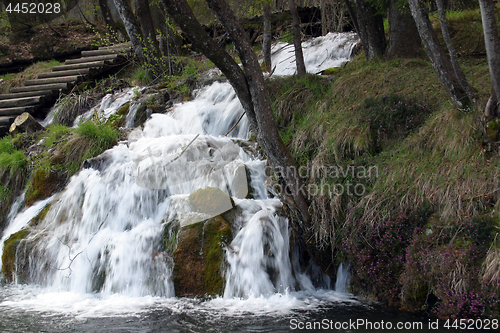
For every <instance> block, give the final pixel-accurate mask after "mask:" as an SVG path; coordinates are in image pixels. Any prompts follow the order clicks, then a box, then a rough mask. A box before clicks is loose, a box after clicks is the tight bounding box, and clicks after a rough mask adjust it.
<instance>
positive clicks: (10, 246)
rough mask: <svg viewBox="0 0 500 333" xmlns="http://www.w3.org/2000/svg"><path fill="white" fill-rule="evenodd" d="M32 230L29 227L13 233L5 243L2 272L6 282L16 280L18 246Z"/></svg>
mask: <svg viewBox="0 0 500 333" xmlns="http://www.w3.org/2000/svg"><path fill="white" fill-rule="evenodd" d="M29 233H30V232H29V231H28V229H22V230H20V231H18V232H16V233H15V234H12V235H11V236H10V237H9V238H7V240H6V241H5V243H4V251H3V256H2V274H3V276H4V279H5V282H7V283H10V282H13V281H14V277H15V274H16V252H17V247H18V246H19V244H20V243H21V241H22V240H23V239H25V238H26V237H27V236H28V234H29Z"/></svg>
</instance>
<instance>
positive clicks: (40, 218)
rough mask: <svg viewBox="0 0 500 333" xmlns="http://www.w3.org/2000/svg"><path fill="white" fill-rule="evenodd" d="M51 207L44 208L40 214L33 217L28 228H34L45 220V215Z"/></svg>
mask: <svg viewBox="0 0 500 333" xmlns="http://www.w3.org/2000/svg"><path fill="white" fill-rule="evenodd" d="M50 207H51V205H47V206H45V207H44V208H43V209H42V210H41V211H40V213H38V215H37V216H35V217H34V218H33V219H32V220H31V222H30V227H35V226H37V225H38V224H39V223H40V222H42V221H43V220H44V219H45V216H47V213H48V212H49V210H50Z"/></svg>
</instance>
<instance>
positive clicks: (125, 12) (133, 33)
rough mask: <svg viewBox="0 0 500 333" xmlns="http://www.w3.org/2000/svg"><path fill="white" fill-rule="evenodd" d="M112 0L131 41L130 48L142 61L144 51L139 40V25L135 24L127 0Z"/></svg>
mask: <svg viewBox="0 0 500 333" xmlns="http://www.w3.org/2000/svg"><path fill="white" fill-rule="evenodd" d="M113 1H114V2H115V6H116V9H117V10H118V14H120V18H121V19H122V21H123V25H124V26H125V30H126V31H127V34H128V36H129V38H130V42H131V43H132V48H133V49H134V52H135V55H136V56H137V58H139V61H144V52H143V50H142V42H141V38H142V37H141V30H140V28H139V25H138V24H137V21H136V19H135V16H134V13H133V12H132V9H130V5H129V3H128V2H127V0H113ZM139 1H140V0H139Z"/></svg>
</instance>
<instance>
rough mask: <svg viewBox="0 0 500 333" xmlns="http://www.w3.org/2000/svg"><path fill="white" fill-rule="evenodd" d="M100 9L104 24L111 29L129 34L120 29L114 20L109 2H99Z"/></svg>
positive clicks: (104, 0) (101, 0) (105, 0)
mask: <svg viewBox="0 0 500 333" xmlns="http://www.w3.org/2000/svg"><path fill="white" fill-rule="evenodd" d="M99 8H100V9H101V15H102V18H103V19H104V23H106V25H107V26H108V27H109V29H111V30H114V31H117V32H120V33H122V34H124V35H125V34H126V33H127V32H126V31H121V29H120V27H119V26H118V24H116V22H115V20H114V19H113V15H112V14H111V9H109V5H108V0H99Z"/></svg>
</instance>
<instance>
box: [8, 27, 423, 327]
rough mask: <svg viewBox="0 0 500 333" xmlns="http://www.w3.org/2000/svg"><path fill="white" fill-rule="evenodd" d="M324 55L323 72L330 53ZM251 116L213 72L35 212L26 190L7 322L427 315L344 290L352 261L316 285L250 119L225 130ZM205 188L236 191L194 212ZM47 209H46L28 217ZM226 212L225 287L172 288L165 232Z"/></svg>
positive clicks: (112, 101)
mask: <svg viewBox="0 0 500 333" xmlns="http://www.w3.org/2000/svg"><path fill="white" fill-rule="evenodd" d="M327 37H328V36H327ZM347 37H348V39H351V40H352V36H350V35H349V36H347ZM332 38H333V37H332ZM332 38H331V36H330V37H328V38H325V40H326V41H328V43H331V39H332ZM326 41H325V42H324V43H325V45H330V44H327V43H326ZM321 43H323V42H316V44H314V43H311V44H312V45H313V46H314V47H320V46H321ZM328 47H329V48H330V46H328ZM319 52H320V51H318V50H316V51H315V52H312V51H311V52H310V53H311V54H313V53H316V54H318V53H319ZM327 53H328V54H331V53H332V52H331V51H327ZM306 54H307V52H306ZM278 56H279V54H278V55H276V57H278ZM349 57H350V54H349V55H348V56H347V58H349ZM320 58H321V57H318V58H317V60H316V65H314V64H313V65H311V66H313V67H312V68H315V69H314V70H316V69H317V68H319V67H321V66H322V64H324V63H325V59H323V58H321V59H320ZM312 63H313V61H312V60H311V61H309V64H312ZM319 63H321V64H319ZM329 66H330V65H329ZM285 72H286V70H284V69H280V71H279V73H280V74H286V73H285ZM131 91H132V90H127V91H125V92H121V93H120V95H116V96H106V97H105V98H104V99H103V100H102V101H101V102H100V103H99V105H98V107H97V108H98V109H99V110H100V111H102V112H103V113H104V115H105V116H109V115H110V114H112V113H114V112H116V110H117V109H119V108H120V106H121V105H123V104H124V103H125V102H127V101H129V100H130V98H131V94H132V93H131ZM129 112H134V108H131V111H129ZM242 112H243V110H242V108H241V105H240V104H239V101H238V100H237V98H236V96H235V94H234V91H233V90H232V88H231V87H230V85H229V84H227V83H219V82H216V83H214V84H212V85H210V86H207V87H204V88H202V89H201V90H199V91H198V92H197V93H196V97H195V98H194V99H193V100H192V101H190V102H185V103H183V104H179V105H177V106H175V108H174V110H173V111H170V112H168V113H166V114H153V115H152V116H151V117H150V119H149V120H148V121H147V122H146V123H145V124H144V127H143V128H137V129H135V130H133V131H132V132H131V133H130V135H129V138H128V140H126V141H125V142H121V143H120V144H118V145H117V146H115V147H113V148H112V149H110V150H108V151H106V152H105V153H104V154H102V155H101V156H100V157H99V158H98V159H97V160H94V162H93V163H91V164H90V166H89V167H88V168H87V169H83V170H81V171H80V172H79V173H78V174H76V175H75V176H73V177H72V178H71V180H70V181H69V183H68V185H67V186H66V188H65V189H64V191H62V192H60V193H58V194H56V195H54V196H53V197H51V198H48V199H45V200H43V201H41V202H37V203H35V204H34V205H33V206H31V207H30V208H27V209H25V208H23V207H22V202H23V197H20V198H19V199H18V200H17V201H16V203H15V204H14V205H13V207H12V212H11V214H10V215H9V221H10V224H9V226H8V228H7V229H6V230H5V231H4V233H3V235H2V239H1V242H2V245H3V242H4V241H5V240H6V239H8V238H9V237H10V235H12V234H14V233H16V232H18V231H19V230H23V229H26V230H28V231H29V235H28V236H27V237H26V238H25V239H24V240H22V241H21V244H20V246H19V247H18V250H17V252H16V258H15V260H16V263H17V265H19V267H18V270H17V272H18V274H17V275H16V276H15V278H14V282H15V283H13V284H7V285H3V286H1V287H0V330H1V331H3V332H20V331H23V332H41V331H45V332H68V331H75V332H103V331H106V332H118V331H119V332H139V331H140V332H158V331H162V332H246V331H255V332H269V331H275V332H287V331H289V330H290V329H292V328H293V323H298V322H304V321H321V320H323V319H325V318H326V319H328V320H335V321H339V322H340V321H348V320H350V319H351V320H355V319H358V318H365V319H371V320H373V321H376V320H379V319H380V318H381V317H383V318H384V319H388V320H392V321H394V322H396V321H403V320H404V321H408V322H417V321H419V320H421V319H419V318H415V317H405V316H402V315H400V314H393V313H390V312H386V311H385V310H379V309H378V310H377V309H374V308H372V307H370V306H369V305H367V304H366V303H363V302H360V301H359V300H357V299H355V298H354V297H353V296H352V295H350V294H348V293H347V284H348V280H349V272H348V267H347V268H343V267H341V268H339V273H338V279H337V282H336V284H335V290H331V289H329V287H330V286H329V284H330V282H329V279H328V278H327V277H324V279H323V283H322V284H321V286H318V285H317V284H316V286H315V285H314V284H313V283H312V281H311V279H310V278H309V276H308V275H307V274H305V273H304V272H301V271H300V268H298V267H297V266H298V265H293V260H291V259H290V253H291V252H293V251H291V248H290V247H291V246H290V242H289V238H290V226H289V224H288V220H287V218H286V217H285V216H284V215H283V214H282V213H281V207H282V203H281V202H280V201H279V200H278V199H276V198H270V197H269V196H268V193H267V191H266V188H265V179H266V170H265V169H266V161H265V160H263V159H262V157H261V156H260V154H259V153H258V151H257V150H256V149H255V143H253V142H251V141H249V140H248V139H249V137H250V132H249V123H248V120H247V119H246V117H243V119H242V121H241V122H240V123H239V124H238V125H237V126H236V128H235V129H234V130H233V131H232V132H231V134H230V135H229V136H228V137H224V136H223V135H224V134H225V133H227V132H228V131H229V129H230V128H231V127H232V126H233V125H234V124H235V122H236V121H237V120H238V118H239V117H240V115H241V113H242ZM133 117H134V114H132V113H131V114H129V116H128V118H127V121H128V124H129V126H130V124H133ZM242 170H244V171H245V172H242ZM207 188H212V189H216V191H217V193H224V194H225V195H226V197H227V198H231V199H230V200H229V199H228V200H226V201H224V200H221V201H218V202H217V203H213V204H212V203H211V204H212V205H211V209H210V210H209V211H206V210H205V211H203V210H199V209H193V206H192V204H191V203H190V202H191V201H190V200H191V199H190V195H192V194H193V193H195V192H197V191H199V190H200V189H207ZM249 193H251V196H249V195H248V194H249ZM223 197H224V196H223ZM214 207H215V208H214ZM44 208H45V211H46V212H45V214H44V217H43V218H42V219H41V221H39V222H38V223H37V224H32V223H31V221H32V219H33V218H34V217H35V216H36V215H38V214H39V213H40V212H41V211H42V209H44ZM229 209H233V210H236V211H237V212H238V214H237V216H236V217H235V218H234V220H233V221H231V223H232V230H233V240H232V242H231V243H230V244H227V247H226V252H225V253H226V256H225V260H224V261H225V265H224V267H225V272H224V278H225V289H224V292H223V295H222V296H218V297H211V298H208V299H200V298H179V297H176V295H175V291H174V290H175V288H174V287H175V286H174V283H173V280H172V274H173V269H174V263H173V258H172V257H171V255H170V254H169V253H168V251H165V249H164V241H165V239H164V237H165V230H166V228H167V227H170V226H172V225H175V224H177V225H179V226H181V227H184V226H189V225H192V224H194V223H197V222H200V221H206V220H207V219H209V218H211V217H213V216H216V215H219V214H221V213H224V212H226V211H228V210H229ZM0 249H1V250H0V252H3V247H1V248H0ZM270 272H272V274H271V273H270ZM319 275H321V273H319ZM331 287H333V286H331ZM292 320H293V322H292ZM422 320H425V321H426V320H427V319H422ZM425 324H427V322H425ZM396 331H397V330H396Z"/></svg>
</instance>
